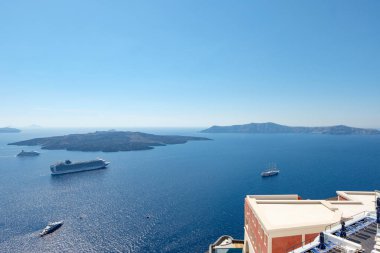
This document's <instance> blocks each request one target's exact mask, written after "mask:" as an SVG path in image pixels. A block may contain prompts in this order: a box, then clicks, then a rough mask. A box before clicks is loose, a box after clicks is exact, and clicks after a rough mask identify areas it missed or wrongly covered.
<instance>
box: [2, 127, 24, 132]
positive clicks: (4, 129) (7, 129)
mask: <svg viewBox="0 0 380 253" xmlns="http://www.w3.org/2000/svg"><path fill="white" fill-rule="evenodd" d="M19 132H21V130H20V129H17V128H11V127H2V128H1V127H0V133H19Z"/></svg>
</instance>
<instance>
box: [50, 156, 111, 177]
mask: <svg viewBox="0 0 380 253" xmlns="http://www.w3.org/2000/svg"><path fill="white" fill-rule="evenodd" d="M108 164H109V162H106V161H105V160H103V159H99V158H98V159H95V160H90V161H82V162H71V161H70V160H66V161H65V162H59V163H56V164H54V165H51V166H50V170H51V174H52V175H58V174H66V173H74V172H80V171H87V170H97V169H105V168H106V167H107V165H108Z"/></svg>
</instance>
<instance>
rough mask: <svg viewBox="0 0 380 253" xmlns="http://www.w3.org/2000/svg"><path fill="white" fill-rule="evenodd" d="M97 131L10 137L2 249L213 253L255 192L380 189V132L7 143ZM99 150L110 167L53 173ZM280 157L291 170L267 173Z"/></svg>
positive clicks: (239, 232)
mask: <svg viewBox="0 0 380 253" xmlns="http://www.w3.org/2000/svg"><path fill="white" fill-rule="evenodd" d="M89 131H93V130H89V129H87V130H83V129H81V130H67V129H66V130H33V131H32V130H29V131H25V132H22V133H20V134H0V193H1V194H0V252H202V253H203V252H205V251H206V250H207V247H208V245H209V244H210V243H212V242H213V241H215V240H216V239H217V238H218V237H219V236H220V235H223V234H230V235H232V236H234V237H236V238H242V237H243V222H244V220H243V208H244V206H243V203H244V197H245V195H247V194H274V193H284V194H285V193H298V194H300V195H301V196H302V197H303V198H327V197H330V196H333V195H334V194H335V191H336V190H374V189H378V188H380V173H379V170H380V136H327V135H326V136H325V135H246V134H200V133H197V130H196V129H148V130H144V131H146V132H151V133H159V134H166V133H170V134H187V135H193V136H206V137H210V138H212V139H213V141H200V142H189V143H187V144H183V145H171V146H166V147H158V148H155V149H154V150H150V151H134V152H118V153H101V152H72V151H49V150H41V153H42V154H41V155H40V156H39V157H31V158H18V157H15V155H16V154H17V153H18V152H19V151H20V150H21V147H17V146H7V145H6V144H7V143H9V142H13V141H17V140H24V139H28V138H33V137H41V136H52V135H57V134H65V133H79V132H89ZM25 149H27V150H30V149H33V148H25ZM35 149H36V150H38V148H35ZM96 157H102V158H104V159H106V160H108V161H110V162H111V164H110V167H109V168H108V169H106V170H98V171H91V172H86V173H77V174H68V175H62V176H57V177H52V176H51V175H50V171H49V165H50V164H52V163H54V162H56V161H59V160H64V159H71V160H85V159H93V158H96ZM270 162H276V163H277V164H278V166H279V167H280V169H281V173H280V175H279V176H277V177H273V178H266V179H263V178H261V177H260V172H261V171H262V170H263V169H264V168H265V167H266V166H267V164H268V163H270ZM147 217H149V218H147ZM61 219H62V220H65V224H64V225H63V226H62V228H61V229H59V230H58V231H56V232H55V233H53V234H51V235H48V236H46V237H43V238H39V237H38V232H39V231H40V230H41V229H42V228H43V227H44V226H45V225H46V224H47V223H48V222H49V221H57V220H61Z"/></svg>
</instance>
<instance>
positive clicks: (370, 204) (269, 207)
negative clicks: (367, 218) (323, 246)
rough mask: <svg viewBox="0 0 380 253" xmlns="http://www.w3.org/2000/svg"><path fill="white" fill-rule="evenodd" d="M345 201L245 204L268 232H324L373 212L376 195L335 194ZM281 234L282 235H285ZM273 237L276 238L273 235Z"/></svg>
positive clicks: (272, 199) (268, 198)
mask: <svg viewBox="0 0 380 253" xmlns="http://www.w3.org/2000/svg"><path fill="white" fill-rule="evenodd" d="M337 194H338V196H341V197H343V198H344V199H345V200H341V201H336V200H301V199H300V198H299V196H298V195H294V194H293V195H248V196H247V201H248V203H249V205H250V206H251V208H252V210H253V212H254V213H255V216H256V217H257V218H258V220H259V221H260V223H261V225H262V226H263V227H264V229H265V230H266V231H267V232H271V231H272V232H274V231H283V232H284V233H285V231H286V234H288V235H291V234H297V233H298V232H299V231H298V230H305V229H306V230H307V229H308V228H310V229H313V230H318V229H319V231H324V230H325V228H326V226H328V225H331V224H334V223H337V224H339V222H340V221H341V220H342V219H347V220H349V219H352V218H353V217H354V216H357V215H363V214H364V213H365V212H372V211H375V198H376V194H375V192H358V191H357V192H355V191H337ZM284 233H282V234H284ZM272 235H273V236H276V233H275V234H272Z"/></svg>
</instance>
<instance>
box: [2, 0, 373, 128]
mask: <svg viewBox="0 0 380 253" xmlns="http://www.w3.org/2000/svg"><path fill="white" fill-rule="evenodd" d="M379 13H380V1H379V0H373V1H370V0H368V1H367V0H365V1H364V0H363V1H359V0H355V1H350V0H341V1H338V0H335V1H334V0H315V1H312V0H310V1H303V0H299V1H294V0H289V1H284V0H279V1H264V0H262V1H253V0H247V1H230V0H229V1H222V0H215V1H208V0H199V1H197V0H180V1H178V0H173V1H158V0H154V1H153V0H152V1H144V0H137V1H126V0H125V1H124V0H123V1H116V0H103V1H95V0H88V1H87V0H80V1H78V0H73V1H72V0H62V1H58V0H54V1H51V0H46V1H39V0H33V1H30V0H25V1H18V0H3V1H0V126H28V125H30V124H38V125H42V126H46V127H88V126H92V127H101V126H102V127H108V126H110V127H136V126H151V127H154V126H169V127H170V126H171V127H178V126H184V127H186V126H187V127H194V126H210V125H229V124H240V123H249V122H266V121H273V122H277V123H282V124H288V125H305V126H316V125H334V124H347V125H351V126H359V127H376V128H380V15H379Z"/></svg>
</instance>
